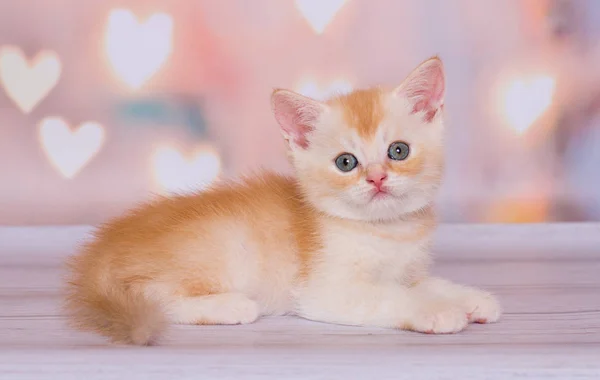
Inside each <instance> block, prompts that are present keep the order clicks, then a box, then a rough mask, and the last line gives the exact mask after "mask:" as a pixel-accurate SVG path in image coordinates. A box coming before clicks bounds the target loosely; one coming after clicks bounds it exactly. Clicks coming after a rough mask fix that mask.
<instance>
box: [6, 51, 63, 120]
mask: <svg viewBox="0 0 600 380" xmlns="http://www.w3.org/2000/svg"><path fill="white" fill-rule="evenodd" d="M60 72H61V63H60V58H59V57H58V55H57V54H56V53H55V52H53V51H49V50H43V51H40V52H39V53H38V54H37V55H36V56H35V57H34V58H33V59H32V60H31V61H29V60H27V58H26V57H25V55H24V54H23V51H22V50H21V48H19V47H16V46H3V47H2V48H0V83H2V85H3V86H4V89H5V91H6V94H7V95H8V97H9V98H10V99H12V100H13V101H14V102H15V104H16V105H17V106H18V107H19V109H21V111H23V112H24V113H29V112H31V111H32V110H33V108H34V107H35V106H36V105H37V104H38V103H39V102H40V101H41V100H42V99H44V98H45V97H46V96H47V95H48V93H50V91H51V90H52V89H53V88H54V86H56V83H58V79H59V78H60Z"/></svg>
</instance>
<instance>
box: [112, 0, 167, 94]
mask: <svg viewBox="0 0 600 380" xmlns="http://www.w3.org/2000/svg"><path fill="white" fill-rule="evenodd" d="M172 39H173V20H172V18H171V16H169V15H167V14H165V13H155V14H153V15H151V16H150V17H149V18H148V19H147V20H146V22H143V23H142V22H140V21H138V19H137V18H136V17H135V15H134V14H133V13H132V12H131V11H129V10H126V9H115V10H113V11H111V12H110V15H109V17H108V25H107V28H106V36H105V48H106V54H107V55H108V60H109V62H110V64H111V65H112V67H113V69H114V71H115V73H116V74H117V75H118V76H119V78H121V79H122V80H123V81H124V82H125V83H126V84H127V85H128V86H129V87H131V88H133V89H138V88H140V87H141V86H142V85H143V84H144V83H145V82H146V81H147V80H148V79H150V77H151V76H152V75H154V74H155V73H156V72H157V71H158V70H159V69H160V67H161V66H162V65H163V64H164V63H165V61H166V60H167V58H168V57H169V55H170V54H171V50H172V46H173V41H172Z"/></svg>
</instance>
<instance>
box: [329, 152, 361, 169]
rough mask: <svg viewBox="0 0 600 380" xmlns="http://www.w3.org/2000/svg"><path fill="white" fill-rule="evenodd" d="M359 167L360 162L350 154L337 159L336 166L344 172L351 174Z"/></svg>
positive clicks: (344, 154) (341, 155)
mask: <svg viewBox="0 0 600 380" xmlns="http://www.w3.org/2000/svg"><path fill="white" fill-rule="evenodd" d="M356 165H358V160H357V159H356V157H354V155H352V154H350V153H343V154H340V155H339V156H338V157H337V158H336V159H335V166H337V167H338V169H340V170H341V171H343V172H349V171H351V170H352V169H354V168H355V167H356Z"/></svg>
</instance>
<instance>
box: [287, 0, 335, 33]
mask: <svg viewBox="0 0 600 380" xmlns="http://www.w3.org/2000/svg"><path fill="white" fill-rule="evenodd" d="M345 3H346V0H296V9H298V11H299V12H300V13H301V14H302V16H303V17H304V18H305V19H306V21H308V23H309V24H310V26H311V27H312V28H313V30H314V31H315V32H316V33H317V34H321V33H323V31H324V30H325V28H326V27H327V25H329V23H330V22H331V20H332V19H333V17H334V16H335V14H336V13H337V12H338V11H339V10H340V9H341V8H342V7H343V6H344V4H345Z"/></svg>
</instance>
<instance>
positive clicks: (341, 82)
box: [295, 79, 353, 100]
mask: <svg viewBox="0 0 600 380" xmlns="http://www.w3.org/2000/svg"><path fill="white" fill-rule="evenodd" d="M352 87H353V86H352V84H351V83H350V82H349V81H348V80H345V79H336V80H333V81H331V82H329V83H319V82H316V81H315V80H313V79H304V80H301V81H300V82H298V84H297V85H296V86H295V90H296V92H298V93H299V94H302V95H304V96H308V97H309V98H313V99H317V100H326V99H328V98H330V97H332V96H335V95H343V94H347V93H349V92H351V91H352Z"/></svg>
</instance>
